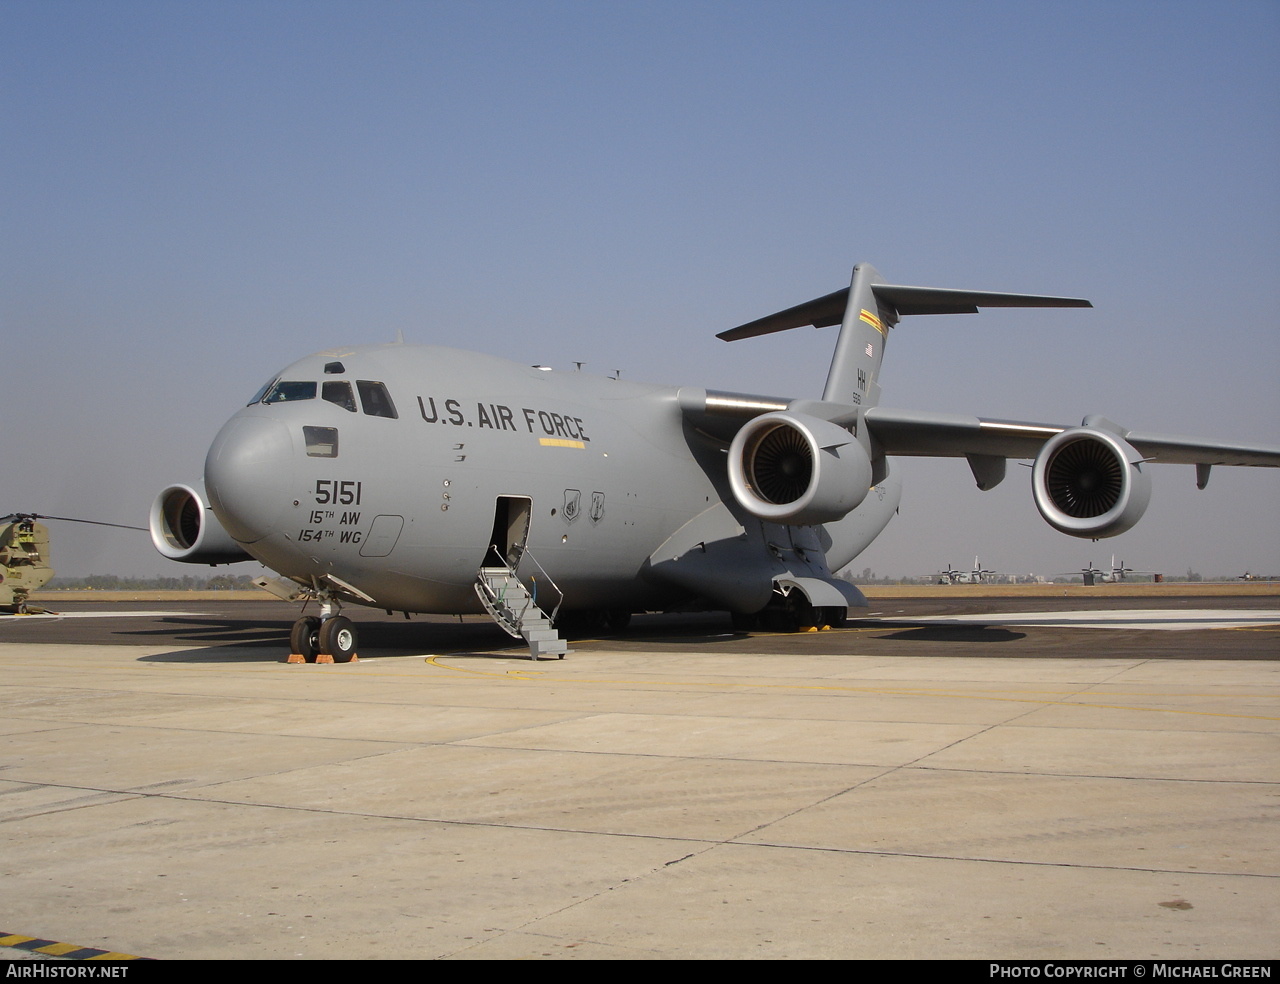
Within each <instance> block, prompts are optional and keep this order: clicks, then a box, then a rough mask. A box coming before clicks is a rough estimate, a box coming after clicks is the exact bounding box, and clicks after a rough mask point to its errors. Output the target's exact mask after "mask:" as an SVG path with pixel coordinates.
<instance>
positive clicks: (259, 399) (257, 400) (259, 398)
mask: <svg viewBox="0 0 1280 984" xmlns="http://www.w3.org/2000/svg"><path fill="white" fill-rule="evenodd" d="M279 378H280V377H279V376H272V377H271V378H270V379H268V380H267V381H266V382H265V383H263V384H262V389H260V390H258V392H256V393H254V394H253V399H252V400H250V401H249V402H248V403H246V404H245V406H246V407H251V406H253V405H254V404H255V403H261V402H262V398H263V397H264V396H266V395H267V390H269V389H271V387H272V386H274V385H275V384H276V381H277V380H278V379H279Z"/></svg>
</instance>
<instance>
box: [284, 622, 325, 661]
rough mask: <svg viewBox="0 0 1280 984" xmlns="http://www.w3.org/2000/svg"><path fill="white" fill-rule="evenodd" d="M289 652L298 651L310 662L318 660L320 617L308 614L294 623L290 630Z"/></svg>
mask: <svg viewBox="0 0 1280 984" xmlns="http://www.w3.org/2000/svg"><path fill="white" fill-rule="evenodd" d="M289 652H291V653H297V654H298V655H299V656H301V657H302V658H303V659H304V660H305V661H306V662H308V663H314V662H315V661H316V656H318V655H319V654H320V619H318V618H316V617H315V616H314V615H308V616H306V617H305V618H300V619H298V621H296V622H294V623H293V628H292V629H291V630H290V632H289Z"/></svg>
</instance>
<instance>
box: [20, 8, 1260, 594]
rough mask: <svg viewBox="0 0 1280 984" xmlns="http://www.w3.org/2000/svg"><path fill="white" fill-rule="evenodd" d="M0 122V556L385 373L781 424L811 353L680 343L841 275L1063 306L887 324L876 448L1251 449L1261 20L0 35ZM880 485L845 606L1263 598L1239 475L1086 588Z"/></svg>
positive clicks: (484, 15) (222, 21) (1173, 507)
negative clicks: (780, 401)
mask: <svg viewBox="0 0 1280 984" xmlns="http://www.w3.org/2000/svg"><path fill="white" fill-rule="evenodd" d="M0 82H2V85H0V113H2V116H0V126H2V130H0V167H2V168H3V171H2V172H0V178H2V179H3V180H2V181H0V202H2V207H3V211H2V212H0V215H2V216H3V228H4V235H3V237H0V250H3V255H2V256H0V261H2V262H0V270H3V275H2V276H0V318H2V319H3V320H2V322H0V332H2V334H3V338H4V340H5V343H6V344H5V351H6V357H5V366H6V371H5V374H4V376H5V382H4V394H5V421H6V427H5V429H4V462H5V464H4V468H3V473H2V477H0V491H2V493H3V495H2V496H0V510H2V511H4V512H8V511H11V510H35V511H40V512H45V513H51V514H54V515H70V516H83V517H88V518H98V519H105V520H111V521H118V522H134V523H139V524H142V523H144V522H145V516H146V511H147V508H148V507H149V505H150V502H151V500H152V498H153V497H154V496H155V494H156V492H158V491H159V489H160V488H162V487H163V486H164V485H166V484H168V483H169V482H171V481H179V480H192V479H196V478H198V477H199V475H200V470H201V466H202V462H203V458H204V453H205V450H206V448H207V447H208V444H209V441H210V440H211V439H212V437H213V435H214V433H215V432H216V431H217V429H218V427H219V426H220V425H221V424H222V422H223V421H224V420H225V419H226V417H227V416H229V415H230V414H231V413H232V412H234V411H235V409H237V408H238V407H239V406H240V405H242V404H243V403H244V401H245V400H246V399H247V398H248V397H249V396H250V395H251V394H252V393H253V391H254V390H255V389H256V388H257V387H258V385H259V384H260V383H262V382H263V381H264V380H265V379H266V378H267V377H268V376H270V375H271V374H272V373H273V372H274V371H276V370H277V369H279V368H281V367H282V366H283V365H285V364H287V363H289V362H291V361H293V360H294V359H295V358H298V357H300V356H301V355H304V354H306V353H308V352H311V351H314V350H317V349H320V348H325V347H328V346H332V345H338V344H350V343H355V342H364V341H390V340H392V339H393V338H394V337H395V335H396V332H397V331H403V333H404V336H405V338H406V340H408V341H413V342H429V343H434V344H445V345H457V346H459V347H466V348H476V349H481V350H484V351H487V352H493V353H497V354H504V355H509V356H511V357H513V358H515V359H518V360H520V361H522V362H528V363H535V362H536V363H544V364H548V365H554V366H559V367H563V368H569V367H570V366H571V364H572V362H573V361H584V362H586V364H587V371H597V372H611V371H612V370H614V369H621V370H622V372H623V375H624V376H626V377H627V378H631V379H645V380H652V381H657V382H671V383H682V384H693V385H705V386H710V387H718V388H725V389H734V390H740V391H749V392H762V393H770V394H779V395H796V396H800V395H817V393H819V392H820V390H821V386H822V381H823V379H824V377H825V374H826V368H827V364H828V362H829V359H830V352H831V347H832V345H833V343H834V333H833V332H832V331H830V330H828V331H823V332H816V331H813V330H810V329H805V330H801V331H797V332H789V333H785V334H782V335H775V336H770V337H768V338H762V339H757V340H749V341H744V342H739V343H735V344H732V345H727V344H725V343H723V342H720V341H718V340H716V339H715V338H714V334H715V332H717V331H720V330H722V329H724V328H727V327H732V326H733V325H736V324H739V323H741V322H744V321H747V320H751V319H753V318H756V317H759V316H761V315H764V314H768V313H771V312H773V311H775V310H778V309H780V308H782V307H786V306H789V305H792V304H795V303H798V302H800V301H804V300H807V299H809V298H811V297H815V296H817V295H819V294H822V293H826V292H828V291H831V290H835V289H837V288H839V287H841V286H844V285H845V284H846V283H847V282H848V276H849V269H850V268H851V266H852V265H853V264H854V263H855V262H857V261H860V260H869V261H870V262H872V263H874V264H875V265H876V266H877V267H879V269H880V270H881V271H882V272H883V273H884V274H885V276H886V277H888V278H889V279H891V280H894V281H896V282H899V283H913V284H925V285H933V286H944V287H970V288H981V289H991V290H1014V291H1028V292H1044V293H1062V294H1069V295H1076V296H1084V297H1089V298H1090V299H1092V300H1093V301H1094V303H1095V305H1096V309H1095V310H1093V311H1084V312H1081V311H1059V312H1034V311H1030V312H1028V311H1013V312H1007V311H1006V312H988V313H983V314H980V315H976V316H975V315H970V316H957V317H947V318H941V317H935V318H914V319H908V320H906V321H905V322H904V323H903V324H902V326H901V327H899V328H898V329H897V330H896V331H895V332H894V335H893V337H892V338H891V340H890V344H889V351H888V355H887V357H886V363H885V370H884V376H883V380H882V381H883V384H884V399H883V402H884V403H885V404H886V405H888V406H895V407H904V408H913V409H928V410H946V411H955V412H966V413H974V414H979V415H984V416H995V417H1005V418H1014V419H1027V420H1042V421H1049V422H1055V423H1074V422H1077V421H1079V419H1080V418H1081V417H1083V416H1084V415H1085V414H1086V413H1103V414H1106V415H1107V416H1109V417H1111V418H1112V419H1114V420H1117V421H1119V422H1120V423H1122V424H1124V425H1126V426H1129V427H1134V428H1140V429H1143V430H1157V431H1167V432H1172V433H1187V434H1193V435H1198V436H1204V437H1211V438H1224V439H1234V440H1240V441H1250V442H1255V443H1270V444H1280V384H1278V383H1277V372H1278V370H1280V332H1278V331H1277V323H1276V322H1277V310H1280V273H1278V271H1280V4H1277V3H1275V2H1273V0H1243V2H1241V0H1224V2H1222V3H1218V4H1213V5H1206V4H1204V3H1187V2H1178V0H1163V2H1124V0H1108V2H1096V3H1095V2H1074V3H1070V4H1067V3H1027V2H1025V0H1017V2H1010V3H1001V2H981V3H977V2H913V3H871V2H868V3H862V2H842V3H826V2H804V0H791V2H751V0H735V2H697V0H692V2H691V0H682V2H661V0H643V2H625V0H624V2H600V0H596V2H585V3H577V2H532V0H530V2H484V0H478V2H467V3H464V2H410V0H402V2H379V0H361V2H319V0H307V2H285V0H252V2H232V0H218V2H206V3H181V2H176V0H172V2H129V0H119V2H90V0H74V2H68V0H35V2H28V0H0ZM904 474H905V475H906V477H907V480H908V486H907V489H906V492H905V494H904V498H903V504H902V515H901V516H900V517H899V518H898V519H897V520H895V522H894V523H893V524H891V526H890V528H889V531H888V532H887V533H886V534H885V535H884V537H883V538H882V539H881V540H880V541H879V542H877V544H875V545H874V546H873V547H872V548H871V549H870V551H868V553H867V554H865V555H864V559H863V560H860V561H857V562H855V564H854V566H855V568H858V569H861V568H862V567H864V566H870V567H872V568H874V569H875V570H876V571H877V572H878V573H881V574H895V575H896V574H906V573H920V572H925V571H931V570H936V569H938V568H939V567H941V566H944V565H945V564H947V563H952V564H955V565H957V566H965V565H967V564H969V563H970V562H971V561H972V559H973V556H974V555H975V554H979V555H981V558H982V562H983V564H984V566H987V567H993V568H997V569H999V570H1008V571H1031V570H1034V571H1037V572H1041V573H1052V572H1055V571H1063V570H1069V569H1075V568H1078V567H1080V566H1081V565H1082V564H1084V563H1085V562H1086V561H1088V560H1092V561H1094V562H1095V563H1103V562H1106V561H1109V559H1110V554H1111V552H1112V550H1113V549H1114V550H1115V552H1116V553H1117V555H1118V559H1119V558H1123V560H1125V561H1126V562H1128V563H1129V564H1130V566H1133V567H1141V568H1149V569H1163V570H1167V571H1169V572H1171V573H1181V572H1184V571H1185V570H1186V569H1187V568H1188V567H1193V568H1195V569H1196V570H1197V571H1200V572H1202V573H1205V574H1210V573H1239V572H1242V571H1243V570H1244V569H1245V568H1249V569H1252V570H1255V571H1257V570H1263V571H1267V572H1271V573H1280V522H1278V521H1277V518H1276V516H1277V506H1280V473H1278V472H1276V471H1274V470H1262V469H1218V470H1216V471H1215V473H1214V475H1213V479H1212V481H1211V483H1210V486H1209V489H1208V490H1207V491H1206V492H1203V493H1197V492H1196V491H1195V488H1194V473H1193V470H1192V469H1190V468H1188V467H1182V468H1175V467H1173V466H1169V467H1165V468H1160V469H1157V471H1156V475H1155V483H1154V492H1153V497H1152V505H1151V508H1150V510H1149V512H1148V515H1147V518H1146V519H1145V520H1144V521H1143V523H1141V524H1140V525H1139V526H1138V527H1137V528H1136V529H1135V530H1133V531H1132V532H1130V533H1127V534H1125V535H1124V536H1122V537H1120V538H1118V539H1116V540H1113V541H1107V542H1104V543H1101V544H1090V543H1089V542H1088V541H1077V540H1074V539H1071V538H1068V537H1064V536H1062V535H1060V534H1057V533H1055V532H1053V531H1052V530H1050V529H1049V528H1048V527H1047V526H1046V525H1045V524H1044V523H1043V522H1042V521H1041V520H1040V518H1039V516H1038V514H1037V513H1036V512H1035V508H1034V505H1033V504H1032V501H1031V495H1030V489H1029V475H1028V473H1027V470H1026V469H1022V468H1018V467H1016V466H1015V467H1013V468H1011V474H1010V476H1009V478H1008V479H1007V480H1006V482H1005V484H1004V485H1002V486H1001V487H1000V488H999V489H997V490H995V491H993V492H991V493H980V492H978V491H977V490H976V489H975V488H974V487H973V484H972V479H971V478H970V476H969V473H968V469H967V468H966V467H965V465H964V464H963V463H962V462H956V461H951V462H940V463H937V462H917V461H912V462H908V463H907V465H906V467H904ZM54 552H55V553H54V561H55V566H57V567H58V569H59V570H60V571H62V572H63V573H65V574H68V575H82V574H90V573H96V572H116V573H137V574H150V573H160V572H164V573H184V572H195V573H199V572H200V569H198V568H197V569H195V570H194V571H191V570H190V569H188V568H185V567H181V566H180V565H173V564H170V563H169V562H167V561H164V560H162V559H161V558H160V557H159V556H158V555H155V554H153V552H152V551H151V548H150V544H149V541H148V539H147V538H146V537H145V536H144V535H142V534H129V533H125V532H123V531H121V532H109V531H98V530H95V529H93V528H90V527H66V526H61V527H58V528H57V529H56V530H55V532H54ZM246 569H247V568H246ZM233 570H234V569H233ZM205 572H206V573H208V571H207V569H205Z"/></svg>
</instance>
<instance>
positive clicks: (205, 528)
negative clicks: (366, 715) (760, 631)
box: [150, 264, 1280, 662]
mask: <svg viewBox="0 0 1280 984" xmlns="http://www.w3.org/2000/svg"><path fill="white" fill-rule="evenodd" d="M981 307H1091V305H1090V303H1089V302H1088V301H1085V300H1081V299H1077V298H1063V297H1046V296H1036V295H1027V294H1005V293H991V292H984V291H967V290H947V289H938V288H931V287H907V286H900V285H895V284H888V283H885V282H884V281H883V279H882V278H881V276H880V275H879V273H878V272H877V271H876V270H875V269H874V268H873V267H871V266H869V265H867V264H859V265H858V266H857V267H855V268H854V271H853V278H852V281H851V283H850V286H849V287H847V288H845V289H842V290H839V291H836V292H834V293H831V294H827V295H825V296H824V297H820V298H817V299H816V300H812V301H809V302H807V303H805V304H800V305H798V306H796V307H793V308H789V309H787V310H786V311H782V312H779V313H777V314H774V315H771V316H769V317H766V318H761V319H759V320H757V321H753V322H750V323H749V324H745V325H742V326H740V327H738V328H734V329H732V330H730V331H726V332H723V333H721V334H720V335H719V336H718V337H720V338H722V339H725V340H726V341H735V340H737V339H742V338H750V337H752V336H756V335H763V334H767V333H769V332H775V331H783V330H786V329H789V328H797V327H801V326H804V325H813V326H815V327H826V326H832V325H837V324H838V325H840V332H839V335H838V336H837V340H836V346H835V354H834V357H833V359H832V362H831V368H830V371H829V373H828V376H827V382H826V388H825V390H824V392H823V394H822V398H821V399H820V400H813V399H788V398H779V397H773V396H760V395H748V394H740V393H729V392H717V391H711V390H706V389H701V388H698V387H692V386H684V387H677V386H659V385H650V384H643V383H634V382H629V381H624V380H621V379H617V378H606V377H599V376H593V375H590V374H587V373H581V372H575V373H558V372H548V371H544V370H543V369H541V368H539V367H529V366H524V365H519V364H516V363H514V362H510V361H508V360H506V359H501V358H496V357H494V356H490V355H482V354H478V353H474V352H462V351H458V350H456V349H450V348H439V347H435V346H417V345H404V344H391V345H364V346H357V347H353V348H350V349H341V350H331V351H326V352H320V353H317V354H315V355H311V356H308V357H307V358H305V359H302V360H300V361H298V362H296V363H294V364H293V365H291V366H289V367H288V368H287V369H285V370H284V371H283V372H282V373H281V374H280V375H279V376H277V377H274V378H273V379H272V380H271V381H270V382H269V383H268V384H267V385H266V386H264V387H263V388H262V389H261V390H260V391H259V392H258V393H257V395H255V396H254V397H253V399H252V400H250V401H249V404H248V405H247V406H246V407H245V408H244V409H242V410H240V411H239V412H238V413H236V414H235V415H234V416H233V417H232V418H231V419H230V420H229V421H228V422H227V424H226V425H225V426H224V427H223V428H222V430H221V431H220V432H219V434H218V435H217V437H216V438H215V440H214V442H213V445H212V447H210V449H209V453H208V457H207V458H206V460H205V473H204V487H203V490H201V489H199V488H198V487H193V486H189V485H174V486H171V487H169V488H167V489H165V490H164V491H162V492H161V493H160V495H159V496H158V497H157V498H156V500H155V503H154V504H153V506H152V509H151V518H150V526H151V535H152V539H153V541H154V542H155V545H156V547H157V548H158V549H159V550H160V552H161V553H162V554H164V555H165V556H166V557H169V558H171V559H173V560H179V561H186V562H189V563H198V564H223V563H232V562H235V561H243V560H251V559H252V560H257V561H260V562H261V563H263V564H264V565H266V566H267V567H269V568H271V569H272V570H274V571H276V572H278V573H279V574H281V575H283V579H282V580H281V581H279V582H277V583H276V584H275V589H276V590H277V591H278V592H279V593H280V594H281V596H288V597H295V598H296V597H301V596H305V597H307V598H309V599H315V600H316V601H318V602H319V617H316V616H306V617H303V618H300V619H299V620H298V621H297V622H296V623H295V624H294V626H293V630H292V633H291V637H290V642H291V648H292V652H293V654H295V656H294V658H299V659H304V660H308V661H311V660H316V659H317V658H319V659H321V660H322V661H329V660H333V661H336V662H345V661H348V660H350V659H351V658H352V657H353V656H354V655H355V653H356V649H357V641H356V627H355V625H354V623H353V622H352V621H351V620H350V619H349V618H348V617H346V616H344V615H342V614H340V611H341V608H342V606H343V605H346V604H356V605H366V606H371V607H377V608H383V609H386V610H388V611H403V612H404V613H406V615H407V614H408V613H410V612H429V613H457V614H464V613H482V612H488V613H489V614H490V615H491V616H492V617H493V618H494V619H495V620H496V621H497V622H498V624H500V625H502V626H503V627H504V628H505V629H506V630H507V631H508V632H509V633H511V635H512V636H513V637H518V638H523V639H525V640H526V641H527V642H528V643H529V648H530V655H531V656H532V657H533V658H535V659H536V658H539V657H541V656H563V654H564V652H565V644H564V641H563V640H562V639H561V638H560V636H559V632H558V631H557V626H558V627H560V628H563V627H564V626H565V625H567V624H570V623H573V622H575V621H576V622H577V623H578V624H579V625H585V626H590V627H594V628H601V629H612V630H616V629H618V628H621V627H623V626H625V624H626V623H627V621H628V620H629V618H630V616H631V614H632V613H634V612H644V611H670V610H721V611H727V612H729V613H731V614H732V616H733V619H734V624H735V626H736V627H738V628H740V629H750V628H753V627H765V628H769V629H776V630H795V629H801V628H808V627H814V626H821V625H830V624H838V623H840V622H841V621H842V620H843V619H844V618H845V616H846V613H847V611H848V609H850V608H855V607H860V606H865V605H866V599H865V598H864V597H863V595H862V593H861V592H860V591H859V590H858V589H857V588H856V587H854V586H853V585H852V584H849V583H848V582H846V581H844V580H842V579H839V578H836V577H835V576H833V571H836V570H839V569H840V568H841V567H843V566H845V565H846V564H848V563H849V562H850V561H851V560H853V559H854V558H855V557H856V556H857V555H858V554H859V553H860V552H861V551H862V550H863V549H865V548H866V547H867V546H868V545H869V544H870V543H871V541H872V540H874V539H875V537H876V536H877V535H878V534H879V533H880V532H881V531H882V530H883V529H884V528H885V526H886V525H887V524H888V522H889V520H890V519H891V518H892V517H893V514H894V512H895V510H896V509H897V507H898V499H899V495H900V493H901V486H900V482H899V478H898V476H897V475H896V473H895V471H894V468H893V456H895V455H930V456H949V457H964V458H966V459H967V460H968V462H969V466H970V469H971V470H972V472H973V476H974V478H975V480H976V481H977V484H978V487H979V488H981V489H990V488H993V487H994V486H996V485H997V484H999V482H1000V481H1001V480H1002V479H1003V478H1004V475H1005V462H1006V459H1008V458H1030V459H1034V467H1033V469H1032V490H1033V497H1034V500H1035V503H1036V506H1037V508H1038V509H1039V511H1040V513H1041V515H1042V516H1043V517H1044V519H1045V520H1046V521H1047V522H1048V523H1049V524H1050V525H1051V526H1053V527H1054V528H1056V529H1058V530H1060V531H1062V532H1063V533H1067V534H1070V535H1072V536H1079V537H1086V538H1091V539H1097V538H1100V537H1106V536H1114V535H1116V534H1118V533H1122V532H1124V531H1125V530H1127V529H1129V528H1130V527H1132V526H1133V525H1134V523H1136V522H1137V521H1138V519H1139V518H1140V517H1141V516H1142V513H1143V511H1144V510H1145V508H1146V505H1147V500H1148V496H1149V492H1150V478H1149V475H1148V469H1147V465H1148V463H1149V462H1154V461H1159V462H1178V463H1186V464H1194V465H1195V466H1196V478H1197V483H1198V485H1199V486H1200V487H1201V488H1203V487H1204V485H1205V483H1206V482H1207V480H1208V476H1209V469H1210V467H1211V466H1212V465H1262V466H1268V467H1277V466H1280V448H1276V447H1241V446H1237V445H1232V444H1226V443H1221V442H1206V441H1198V440H1194V439H1191V438H1183V437H1176V436H1161V435H1155V434H1141V433H1137V432H1134V431H1128V430H1125V429H1124V428H1121V427H1119V426H1117V425H1116V424H1113V423H1111V422H1110V421H1108V420H1106V419H1105V418H1102V417H1086V418H1085V419H1084V422H1083V424H1082V425H1081V426H1079V427H1067V426H1059V425H1049V424H1036V423H1022V422H1012V421H1003V420H987V419H983V418H979V417H969V416H963V415H958V414H939V413H919V412H911V411H902V410H891V409H888V408H885V407H881V406H880V405H879V404H880V385H879V383H878V379H879V375H880V365H881V359H882V357H883V355H884V346H885V342H886V341H887V339H888V336H889V333H890V331H891V329H892V328H893V327H894V326H895V325H896V324H897V323H898V321H899V319H900V318H901V317H905V316H907V315H921V314H959V313H973V312H976V311H977V310H978V309H979V308H981ZM267 586H270V585H267Z"/></svg>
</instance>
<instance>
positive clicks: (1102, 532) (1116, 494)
mask: <svg viewBox="0 0 1280 984" xmlns="http://www.w3.org/2000/svg"><path fill="white" fill-rule="evenodd" d="M1086 423H1087V421H1086ZM1031 487H1032V490H1033V491H1034V493H1035V499H1036V508H1037V509H1039V510H1040V515H1041V516H1043V517H1044V518H1045V521H1046V522H1047V523H1048V524H1049V525H1050V526H1052V527H1053V528H1054V529H1056V530H1059V531H1061V532H1063V533H1069V534H1071V535H1072V536H1079V537H1088V538H1090V539H1094V540H1097V539H1101V538H1102V537H1106V536H1117V535H1119V534H1121V533H1123V532H1125V531H1126V530H1128V529H1131V528H1132V527H1133V525H1134V524H1135V523H1137V521H1138V520H1139V519H1141V518H1142V514H1143V513H1144V512H1146V509H1147V501H1148V500H1149V499H1150V498H1151V478H1150V476H1149V475H1147V473H1146V472H1145V471H1143V470H1142V455H1140V454H1138V452H1137V451H1135V450H1134V449H1133V447H1132V446H1131V445H1129V444H1128V443H1126V442H1125V441H1124V440H1123V439H1121V438H1120V437H1118V436H1116V435H1115V434H1112V433H1110V432H1108V431H1105V430H1098V429H1096V428H1093V427H1073V428H1070V429H1068V430H1065V431H1063V432H1062V433H1061V434H1057V435H1055V436H1054V437H1052V438H1050V439H1049V440H1048V441H1046V442H1045V445H1044V447H1043V448H1041V449H1040V453H1039V455H1037V456H1036V462H1035V466H1034V468H1033V469H1032V472H1031Z"/></svg>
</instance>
